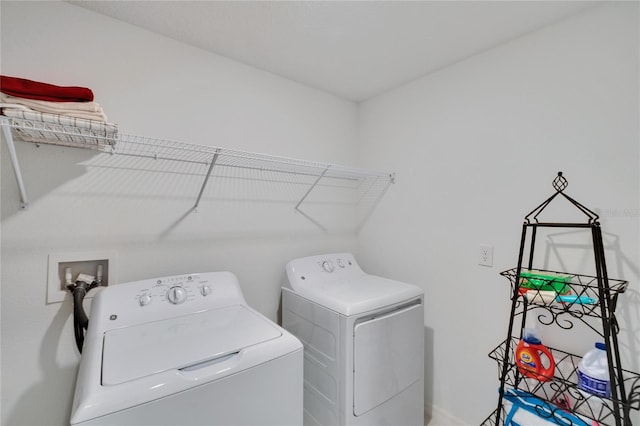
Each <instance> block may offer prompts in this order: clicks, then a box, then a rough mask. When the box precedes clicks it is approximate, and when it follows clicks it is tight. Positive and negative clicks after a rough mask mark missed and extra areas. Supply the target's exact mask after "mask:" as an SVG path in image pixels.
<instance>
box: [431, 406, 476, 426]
mask: <svg viewBox="0 0 640 426" xmlns="http://www.w3.org/2000/svg"><path fill="white" fill-rule="evenodd" d="M424 412H425V419H424V420H425V423H424V424H425V426H426V425H428V426H467V423H465V422H463V421H462V420H460V419H459V418H457V417H456V416H454V415H453V414H451V413H449V412H448V411H445V410H443V409H442V408H440V407H437V406H435V405H432V406H426V405H425V406H424Z"/></svg>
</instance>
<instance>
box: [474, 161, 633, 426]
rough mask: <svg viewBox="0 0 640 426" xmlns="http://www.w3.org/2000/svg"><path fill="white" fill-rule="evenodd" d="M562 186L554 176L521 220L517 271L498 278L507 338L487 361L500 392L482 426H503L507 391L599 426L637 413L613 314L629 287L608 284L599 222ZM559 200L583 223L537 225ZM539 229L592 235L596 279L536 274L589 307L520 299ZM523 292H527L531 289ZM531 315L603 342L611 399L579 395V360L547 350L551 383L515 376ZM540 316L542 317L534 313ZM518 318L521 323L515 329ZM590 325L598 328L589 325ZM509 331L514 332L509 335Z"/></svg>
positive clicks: (624, 421) (627, 419)
mask: <svg viewBox="0 0 640 426" xmlns="http://www.w3.org/2000/svg"><path fill="white" fill-rule="evenodd" d="M567 184H568V183H567V180H566V178H565V177H564V176H562V172H559V173H558V175H557V177H556V178H555V179H554V181H553V188H554V189H555V193H553V195H551V196H550V197H549V198H547V199H546V200H545V201H544V202H543V203H542V204H540V205H539V206H538V207H536V208H535V209H534V210H532V211H531V212H530V213H529V214H528V215H527V216H525V221H524V223H523V225H522V238H521V240H520V252H519V255H518V265H517V266H516V267H515V268H512V269H509V270H507V271H504V272H502V273H501V275H502V276H504V277H506V278H507V279H509V281H510V283H511V314H510V317H509V328H508V331H507V338H506V339H505V341H503V342H502V343H501V344H500V345H498V346H497V347H496V348H495V349H494V350H493V351H491V353H490V354H489V357H490V358H492V359H494V360H496V361H497V363H498V371H499V380H500V389H499V396H498V406H497V409H496V410H495V411H494V412H493V413H492V414H491V415H490V416H489V417H488V418H487V419H485V420H484V422H483V423H482V425H487V426H488V425H502V424H504V421H505V418H506V416H507V413H506V410H505V407H504V402H505V401H504V395H505V389H507V387H509V388H515V389H518V390H520V391H525V392H527V395H529V394H530V395H531V398H532V401H533V400H536V401H540V400H542V401H544V402H545V403H546V404H548V405H547V408H549V407H551V413H553V412H554V411H557V410H562V411H563V412H567V411H569V412H572V413H575V414H578V415H579V416H580V418H584V419H590V420H594V421H596V422H598V424H600V425H616V426H622V425H624V426H630V425H631V419H630V410H631V409H635V410H638V409H640V375H639V374H638V373H634V372H631V371H628V370H625V369H623V368H622V365H621V361H620V351H619V346H618V338H617V335H618V332H619V328H618V322H617V320H616V316H615V310H616V305H617V302H618V296H619V295H620V294H622V293H624V292H625V290H626V289H627V285H628V283H627V281H623V280H616V279H611V278H609V276H608V273H607V266H606V262H605V255H604V246H603V240H602V231H601V228H600V223H599V222H598V219H599V217H598V215H597V214H595V213H594V212H593V211H591V210H590V209H588V208H586V207H585V206H583V205H582V204H580V203H579V202H577V201H576V200H574V199H573V198H571V197H569V196H568V195H567V194H565V193H564V190H565V189H566V187H567ZM558 196H560V197H562V198H564V199H566V200H567V201H569V202H570V203H571V205H573V206H574V207H575V208H577V209H578V210H579V211H580V212H582V213H583V214H584V216H585V221H584V222H545V221H541V220H539V216H540V214H541V213H542V211H543V210H545V209H546V208H547V206H548V205H549V204H550V203H551V202H552V201H553V200H554V199H555V198H556V197H558ZM539 228H582V229H585V230H588V231H590V232H591V237H592V243H593V250H594V262H595V271H596V274H595V276H589V275H580V274H569V273H566V272H558V271H544V270H541V269H538V268H535V269H536V271H540V272H542V273H545V272H546V273H552V274H553V273H555V274H563V275H565V276H570V277H571V278H570V280H568V281H567V284H566V285H567V286H568V287H567V290H569V291H570V293H571V294H573V295H575V296H576V297H583V298H589V299H592V301H593V302H594V303H590V304H580V303H578V302H574V303H558V302H556V301H555V300H548V298H546V299H545V298H544V297H542V294H538V296H540V297H536V292H538V293H539V290H533V291H534V294H533V297H531V293H529V296H528V297H526V296H525V295H524V294H523V293H521V291H520V290H521V289H520V287H521V286H520V284H521V279H520V277H521V273H522V271H526V270H533V269H534V264H533V263H534V251H535V250H534V249H535V245H536V234H537V231H538V229H539ZM527 245H528V247H529V253H528V259H525V250H526V248H527ZM523 262H526V264H525V263H523ZM549 284H551V281H549ZM527 290H528V291H529V292H530V291H531V289H527ZM529 298H531V300H529ZM534 310H536V311H537V312H536V313H538V314H539V315H538V321H539V322H540V323H541V324H543V325H551V324H554V323H555V324H556V325H557V326H559V327H560V328H562V329H571V328H573V326H574V321H576V320H577V321H581V322H582V323H584V324H586V325H587V326H588V327H589V328H591V329H592V330H593V331H594V332H595V333H597V334H598V335H599V336H600V337H601V338H602V340H603V341H604V342H605V343H606V348H607V350H606V352H607V360H608V365H609V378H610V383H611V397H610V398H599V397H596V396H593V395H590V394H587V393H585V392H584V391H581V390H579V389H578V385H577V383H578V378H577V367H578V363H579V362H580V360H581V357H580V356H577V355H574V354H571V353H568V352H564V351H562V350H559V349H555V348H549V349H550V351H551V353H552V355H553V357H554V360H555V363H556V368H555V373H554V376H553V377H550V378H549V380H548V381H538V380H536V379H531V378H525V377H523V376H522V375H521V374H520V373H519V371H518V368H517V366H516V362H515V349H516V345H517V343H518V341H519V340H520V339H521V338H522V334H523V330H524V326H525V323H526V318H527V313H529V312H531V311H534ZM540 310H541V311H542V314H540V313H539V312H540ZM517 317H520V322H519V323H518V324H517ZM594 319H595V321H594ZM594 322H595V323H596V324H597V326H594V325H593V323H594ZM598 323H599V324H598ZM514 326H516V327H517V328H516V329H514ZM536 411H538V413H537V414H538V415H549V417H551V416H552V414H549V412H548V410H547V411H544V410H536ZM543 413H546V414H543Z"/></svg>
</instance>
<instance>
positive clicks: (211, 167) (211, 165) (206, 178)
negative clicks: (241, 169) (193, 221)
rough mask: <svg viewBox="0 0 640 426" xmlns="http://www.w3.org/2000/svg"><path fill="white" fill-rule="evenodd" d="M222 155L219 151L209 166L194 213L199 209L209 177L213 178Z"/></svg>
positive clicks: (194, 206)
mask: <svg viewBox="0 0 640 426" xmlns="http://www.w3.org/2000/svg"><path fill="white" fill-rule="evenodd" d="M219 155H220V150H219V149H217V150H216V153H215V154H214V155H213V158H212V159H211V164H210V165H209V170H207V175H206V176H205V178H204V182H202V186H201V187H200V193H198V199H197V200H196V203H195V204H194V205H193V208H192V209H191V210H192V211H196V209H197V208H198V204H200V199H201V198H202V194H204V189H205V188H206V187H207V182H209V177H211V172H212V171H213V167H214V166H215V165H216V161H218V156H219Z"/></svg>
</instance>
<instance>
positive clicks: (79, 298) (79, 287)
mask: <svg viewBox="0 0 640 426" xmlns="http://www.w3.org/2000/svg"><path fill="white" fill-rule="evenodd" d="M69 287H71V286H69ZM93 287H95V284H94V283H92V284H87V283H85V282H84V281H78V282H76V284H75V285H74V286H73V287H72V288H70V290H71V294H72V295H73V332H74V335H75V338H76V346H77V347H78V351H79V352H80V353H82V345H83V344H84V330H86V329H87V327H89V318H88V317H87V313H86V312H85V311H84V306H82V302H83V301H84V297H85V296H86V295H87V292H88V291H89V290H91V289H92V288H93Z"/></svg>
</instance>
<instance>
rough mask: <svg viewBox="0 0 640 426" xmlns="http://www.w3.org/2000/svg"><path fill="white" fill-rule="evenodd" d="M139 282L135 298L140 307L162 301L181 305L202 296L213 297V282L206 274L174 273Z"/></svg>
mask: <svg viewBox="0 0 640 426" xmlns="http://www.w3.org/2000/svg"><path fill="white" fill-rule="evenodd" d="M140 283H144V284H146V285H142V286H140V287H141V288H139V289H138V291H137V292H136V295H135V298H136V300H137V302H138V305H139V306H140V307H145V306H149V305H151V304H156V303H162V304H168V305H182V304H183V303H189V302H192V301H195V300H197V299H198V298H203V297H213V284H212V283H211V282H210V280H209V279H208V277H207V274H203V275H199V274H189V275H176V276H172V277H165V278H157V279H153V280H147V281H143V282H140Z"/></svg>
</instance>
